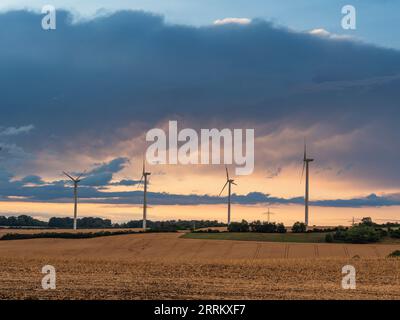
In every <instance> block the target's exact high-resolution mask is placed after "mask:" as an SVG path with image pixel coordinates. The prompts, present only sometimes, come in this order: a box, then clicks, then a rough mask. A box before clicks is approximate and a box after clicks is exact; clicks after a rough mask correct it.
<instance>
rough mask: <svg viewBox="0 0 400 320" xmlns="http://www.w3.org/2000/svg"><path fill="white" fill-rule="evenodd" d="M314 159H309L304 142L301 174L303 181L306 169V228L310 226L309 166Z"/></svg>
mask: <svg viewBox="0 0 400 320" xmlns="http://www.w3.org/2000/svg"><path fill="white" fill-rule="evenodd" d="M313 161H314V159H311V158H307V145H306V143H305V141H304V158H303V171H302V172H301V179H303V175H304V168H305V169H306V194H305V198H304V205H305V218H304V223H305V224H306V226H308V200H309V182H310V177H309V173H310V170H309V164H310V162H313Z"/></svg>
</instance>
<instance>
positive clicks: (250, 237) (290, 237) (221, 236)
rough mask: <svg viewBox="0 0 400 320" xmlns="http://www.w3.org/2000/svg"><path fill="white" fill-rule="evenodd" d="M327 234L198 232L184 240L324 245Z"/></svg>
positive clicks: (190, 234)
mask: <svg viewBox="0 0 400 320" xmlns="http://www.w3.org/2000/svg"><path fill="white" fill-rule="evenodd" d="M325 235H326V233H323V232H321V233H319V232H311V233H291V232H289V233H257V232H216V233H208V232H204V233H202V232H196V233H186V234H185V235H183V236H182V237H183V238H187V239H210V240H240V241H267V242H299V243H301V242H303V243H322V242H325Z"/></svg>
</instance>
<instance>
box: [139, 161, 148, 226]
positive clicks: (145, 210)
mask: <svg viewBox="0 0 400 320" xmlns="http://www.w3.org/2000/svg"><path fill="white" fill-rule="evenodd" d="M149 175H151V173H150V172H146V166H145V161H144V160H143V171H142V177H141V178H140V181H139V184H138V187H139V186H140V184H141V183H142V182H143V230H144V231H146V219H147V183H148V182H149V181H148V179H147V176H149Z"/></svg>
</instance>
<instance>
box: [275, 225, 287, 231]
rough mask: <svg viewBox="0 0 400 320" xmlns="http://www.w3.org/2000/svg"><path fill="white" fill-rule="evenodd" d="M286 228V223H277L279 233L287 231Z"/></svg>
mask: <svg viewBox="0 0 400 320" xmlns="http://www.w3.org/2000/svg"><path fill="white" fill-rule="evenodd" d="M286 231H287V230H286V228H285V225H284V224H283V223H278V224H277V228H276V232H278V233H286Z"/></svg>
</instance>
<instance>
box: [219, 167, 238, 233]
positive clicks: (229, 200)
mask: <svg viewBox="0 0 400 320" xmlns="http://www.w3.org/2000/svg"><path fill="white" fill-rule="evenodd" d="M225 170H226V182H225V184H224V187H223V188H222V190H221V192H220V193H219V196H221V194H222V192H223V191H224V189H225V187H226V186H227V185H228V226H229V225H230V223H231V191H232V187H231V186H232V184H234V185H235V186H237V184H236V183H235V182H234V181H235V180H233V179H229V173H228V167H226V166H225Z"/></svg>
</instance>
